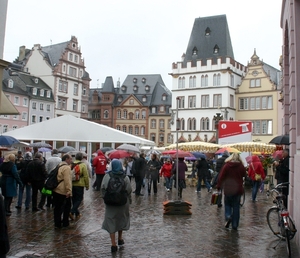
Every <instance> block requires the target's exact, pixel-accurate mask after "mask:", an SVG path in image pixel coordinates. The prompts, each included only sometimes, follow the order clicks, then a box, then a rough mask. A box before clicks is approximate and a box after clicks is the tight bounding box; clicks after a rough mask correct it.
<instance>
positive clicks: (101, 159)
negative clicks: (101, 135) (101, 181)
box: [93, 150, 107, 175]
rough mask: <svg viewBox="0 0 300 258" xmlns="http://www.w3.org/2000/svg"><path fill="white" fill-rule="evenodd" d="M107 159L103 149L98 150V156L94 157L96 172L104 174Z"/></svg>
mask: <svg viewBox="0 0 300 258" xmlns="http://www.w3.org/2000/svg"><path fill="white" fill-rule="evenodd" d="M106 165H107V160H106V157H105V156H104V154H103V152H102V151H100V150H99V151H98V156H97V157H95V158H94V159H93V167H94V168H95V173H96V174H98V175H104V174H105V171H106Z"/></svg>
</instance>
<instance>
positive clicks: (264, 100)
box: [239, 96, 273, 110]
mask: <svg viewBox="0 0 300 258" xmlns="http://www.w3.org/2000/svg"><path fill="white" fill-rule="evenodd" d="M261 109H273V97H272V96H259V97H249V98H239V110H261Z"/></svg>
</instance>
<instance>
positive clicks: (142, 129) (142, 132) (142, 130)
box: [141, 126, 145, 135]
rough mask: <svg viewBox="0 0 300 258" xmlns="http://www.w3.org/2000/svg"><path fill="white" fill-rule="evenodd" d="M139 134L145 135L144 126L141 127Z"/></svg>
mask: <svg viewBox="0 0 300 258" xmlns="http://www.w3.org/2000/svg"><path fill="white" fill-rule="evenodd" d="M141 135H145V126H142V127H141Z"/></svg>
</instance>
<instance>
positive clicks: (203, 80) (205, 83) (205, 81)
mask: <svg viewBox="0 0 300 258" xmlns="http://www.w3.org/2000/svg"><path fill="white" fill-rule="evenodd" d="M195 80H196V79H195ZM206 86H208V75H202V76H201V87H206Z"/></svg>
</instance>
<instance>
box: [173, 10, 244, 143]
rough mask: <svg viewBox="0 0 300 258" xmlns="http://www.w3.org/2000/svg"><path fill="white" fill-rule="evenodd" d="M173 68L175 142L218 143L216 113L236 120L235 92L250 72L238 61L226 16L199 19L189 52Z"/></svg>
mask: <svg viewBox="0 0 300 258" xmlns="http://www.w3.org/2000/svg"><path fill="white" fill-rule="evenodd" d="M172 68H173V69H172V73H171V76H172V77H173V82H172V112H173V113H175V119H176V120H178V123H173V125H172V127H171V133H172V138H173V139H174V142H176V141H177V140H178V142H183V141H206V142H216V141H217V138H216V128H215V122H216V119H217V118H216V113H220V114H222V113H223V118H224V119H228V120H234V119H235V112H236V103H235V91H236V89H237V88H238V86H239V85H240V83H241V79H242V76H244V75H245V73H246V67H244V66H243V65H241V64H240V63H238V62H237V61H235V60H234V55H233V49H232V45H231V40H230V34H229V29H228V25H227V19H226V16H225V15H219V16H212V17H205V18H197V19H195V22H194V26H193V29H192V32H191V36H190V40H189V43H188V47H187V50H186V53H184V54H183V56H182V60H181V62H177V63H173V67H172ZM176 128H178V129H179V137H178V138H179V139H175V138H176V134H177V133H176Z"/></svg>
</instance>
